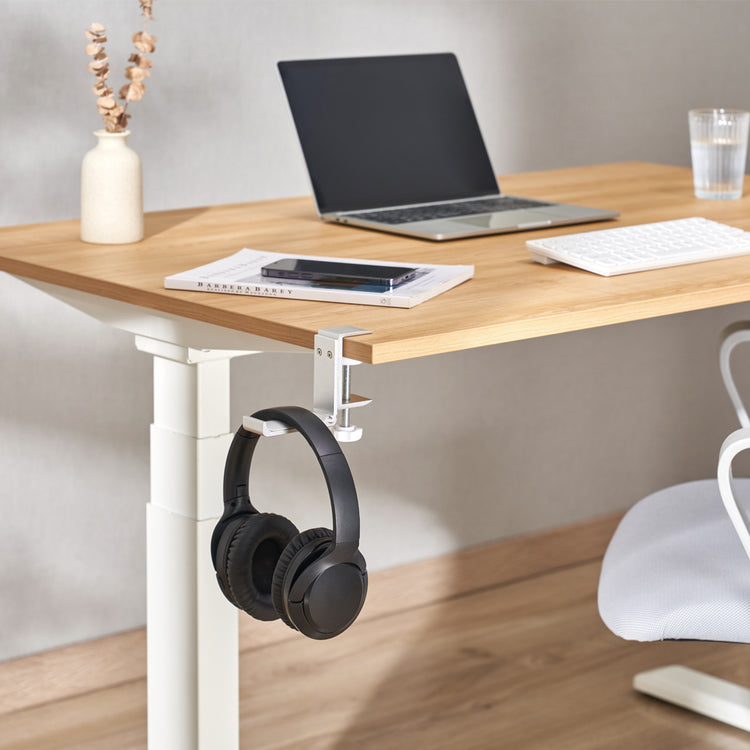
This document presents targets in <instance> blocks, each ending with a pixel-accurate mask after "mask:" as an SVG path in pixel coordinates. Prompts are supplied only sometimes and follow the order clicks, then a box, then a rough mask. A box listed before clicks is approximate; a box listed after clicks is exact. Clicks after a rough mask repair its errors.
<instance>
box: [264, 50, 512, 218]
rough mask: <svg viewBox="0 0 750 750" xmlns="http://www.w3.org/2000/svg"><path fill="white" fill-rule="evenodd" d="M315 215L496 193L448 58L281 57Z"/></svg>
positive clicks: (466, 96)
mask: <svg viewBox="0 0 750 750" xmlns="http://www.w3.org/2000/svg"><path fill="white" fill-rule="evenodd" d="M279 71H280V73H281V78H282V81H283V83H284V88H285V90H286V94H287V98H288V100H289V106H290V108H291V110H292V117H293V118H294V123H295V125H296V128H297V134H298V135H299V139H300V144H301V146H302V152H303V154H304V157H305V161H306V163H307V169H308V172H309V174H310V180H311V182H312V186H313V191H314V193H315V199H316V201H317V204H318V209H319V210H320V212H321V213H328V212H332V211H352V210H354V211H356V210H359V209H370V208H382V207H386V206H398V205H407V204H410V203H429V202H433V201H441V200H455V199H459V198H474V197H478V196H482V195H492V194H495V193H497V192H498V188H497V182H496V180H495V175H494V173H493V170H492V165H491V164H490V160H489V156H488V155H487V150H486V148H485V146H484V141H483V140H482V135H481V133H480V130H479V125H478V123H477V120H476V117H475V115H474V109H473V107H472V105H471V101H470V99H469V94H468V91H467V90H466V85H465V83H464V80H463V77H462V75H461V71H460V69H459V66H458V61H457V60H456V58H455V56H454V55H452V54H429V55H403V56H392V57H362V58H349V59H335V60H298V61H291V62H280V63H279Z"/></svg>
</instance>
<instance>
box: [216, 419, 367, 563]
mask: <svg viewBox="0 0 750 750" xmlns="http://www.w3.org/2000/svg"><path fill="white" fill-rule="evenodd" d="M252 416H253V417H255V418H256V419H261V420H264V421H270V420H277V421H279V422H283V423H284V424H287V425H289V426H290V427H294V428H295V429H296V430H297V432H299V433H300V435H302V437H304V438H305V440H306V441H307V442H308V443H309V445H310V447H311V448H312V449H313V452H314V453H315V456H316V457H317V459H318V463H319V464H320V468H321V469H322V470H323V476H324V477H325V480H326V486H327V487H328V496H329V498H330V501H331V511H332V514H333V542H334V548H335V547H341V546H342V545H344V546H346V547H349V546H351V545H354V547H355V548H356V547H357V545H358V544H359V505H358V503H357V490H356V488H355V486H354V479H353V478H352V474H351V471H350V470H349V465H348V463H347V461H346V458H345V457H344V454H343V453H342V451H341V448H340V447H339V444H338V443H337V442H336V439H335V438H334V437H333V435H332V434H331V432H330V431H329V429H328V428H327V427H326V426H325V424H324V423H323V422H322V420H320V419H319V418H318V417H316V416H315V415H314V414H313V413H312V412H309V411H307V409H303V408H301V407H299V406H281V407H276V408H273V409H261V410H260V411H257V412H255V414H253V415H252ZM259 437H260V436H259V435H257V434H256V433H254V432H250V431H249V430H246V429H245V428H244V427H240V428H239V430H238V431H237V433H236V434H235V436H234V440H232V445H231V447H230V448H229V453H228V454H227V461H226V466H225V469H224V504H225V505H226V504H227V503H229V502H232V501H236V500H240V501H243V502H246V503H247V504H248V506H249V508H250V510H251V512H258V511H257V510H256V509H255V508H254V507H253V505H252V503H251V502H250V495H249V491H248V486H247V481H248V474H249V473H250V464H251V463H252V458H253V454H254V452H255V447H256V446H257V444H258V438H259Z"/></svg>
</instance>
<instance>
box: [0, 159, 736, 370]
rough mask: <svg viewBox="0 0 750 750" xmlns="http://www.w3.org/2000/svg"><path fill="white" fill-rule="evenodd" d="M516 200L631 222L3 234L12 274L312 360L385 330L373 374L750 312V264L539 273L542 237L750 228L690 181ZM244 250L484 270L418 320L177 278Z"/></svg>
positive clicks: (270, 208) (278, 210)
mask: <svg viewBox="0 0 750 750" xmlns="http://www.w3.org/2000/svg"><path fill="white" fill-rule="evenodd" d="M500 185H501V187H502V190H503V192H505V193H510V194H519V195H525V196H529V197H535V198H541V199H550V200H559V201H564V202H568V203H580V204H583V205H590V206H596V207H601V208H613V209H617V210H619V211H620V212H621V214H622V215H621V218H620V219H619V220H618V221H617V222H604V223H600V224H588V225H582V226H573V227H555V228H553V229H547V230H540V231H535V232H520V233H514V234H506V235H494V236H489V237H479V238H474V239H467V240H457V241H453V242H429V241H424V240H418V239H409V238H403V237H397V236H395V235H388V234H383V233H380V232H372V231H368V230H364V229H356V228H352V227H344V226H339V225H330V224H324V223H323V222H321V221H320V220H319V219H318V217H317V214H316V212H315V207H314V204H313V201H312V199H311V198H309V197H305V198H291V199H282V200H273V201H263V202H258V203H245V204H234V205H226V206H212V207H209V208H195V209H184V210H177V211H163V212H158V213H152V214H147V216H146V238H145V239H144V240H143V241H142V242H139V243H137V244H133V245H111V246H109V245H89V244H86V243H83V242H81V241H80V240H79V227H78V221H61V222H54V223H48V224H31V225H26V226H17V227H4V228H0V270H3V271H8V272H9V273H12V274H15V275H17V276H21V277H27V278H30V279H36V280H40V281H45V282H48V283H51V284H55V285H59V286H63V287H69V288H73V289H76V290H79V291H84V292H89V293H91V294H95V295H100V296H103V297H108V298H112V299H115V300H120V301H123V302H129V303H132V304H135V305H139V306H142V307H145V308H150V309H154V310H158V311H162V312H168V313H172V314H175V315H180V316H185V317H187V318H193V319H197V320H202V321H206V322H209V323H213V324H216V325H219V326H225V327H227V328H232V329H237V330H240V331H246V332H249V333H253V334H256V335H261V336H265V337H267V338H271V339H274V340H278V341H284V342H287V343H291V344H296V345H299V346H303V347H307V348H310V347H312V342H313V336H314V334H315V332H316V331H318V330H319V329H321V328H329V327H332V326H340V325H352V326H357V327H358V328H363V329H367V330H370V331H372V333H371V334H369V335H363V336H356V337H352V338H348V339H346V340H345V342H344V354H345V356H348V357H351V358H353V359H357V360H360V361H363V362H368V363H371V364H377V363H382V362H391V361H396V360H401V359H408V358H411V357H419V356H424V355H429V354H437V353H441V352H449V351H457V350H461V349H470V348H473V347H478V346H485V345H489V344H499V343H502V342H506V341H514V340H519V339H525V338H533V337H536V336H544V335H548V334H554V333H562V332H565V331H573V330H579V329H583V328H593V327H597V326H603V325H609V324H612V323H621V322H625V321H631V320H639V319H643V318H650V317H656V316H660V315H668V314H672V313H679V312H685V311H688V310H697V309H702V308H707V307H715V306H719V305H726V304H731V303H735V302H744V301H748V300H750V256H747V257H742V258H733V259H728V260H717V261H712V262H709V263H700V264H696V265H692V266H682V267H678V268H670V269H663V270H658V271H648V272H645V273H637V274H630V275H625V276H616V277H611V278H605V277H600V276H596V275H594V274H591V273H587V272H585V271H580V270H577V269H574V268H570V267H567V266H563V265H552V266H541V265H537V264H535V263H533V262H532V261H531V260H530V258H529V253H528V251H527V249H526V246H525V241H526V240H527V239H530V238H531V237H536V236H540V235H543V234H562V233H571V232H580V231H584V230H586V229H602V228H605V227H612V226H617V225H618V224H620V225H625V224H642V223H646V222H652V221H662V220H666V219H676V218H682V217H687V216H705V217H706V218H709V219H714V220H716V221H723V222H726V223H729V224H733V225H735V226H739V227H742V228H743V229H747V230H750V195H748V190H749V189H750V184H747V183H746V189H745V193H746V197H744V198H742V199H740V200H737V201H706V200H698V199H696V198H694V197H693V191H692V176H691V171H690V169H687V168H683V167H672V166H663V165H657V164H647V163H637V162H626V163H621V164H608V165H599V166H593V167H579V168H573V169H560V170H554V171H548V172H534V173H527V174H518V175H510V176H507V177H502V178H501V179H500ZM242 247H250V248H255V249H259V250H269V251H276V252H292V253H299V254H310V255H332V256H342V257H359V258H370V259H375V260H384V261H389V260H392V261H405V262H418V263H449V264H451V263H460V264H474V266H475V278H474V279H472V280H471V281H468V282H466V283H464V284H462V285H460V286H459V287H456V288H455V289H452V290H450V291H448V292H446V293H445V294H442V295H440V296H438V297H436V298H434V299H432V300H428V301H427V302H424V303H422V304H421V305H419V306H417V307H415V308H412V309H395V308H379V307H372V306H367V305H345V304H334V303H323V302H307V301H301V300H278V299H267V298H262V297H243V296H237V295H223V294H209V293H202V292H183V291H174V290H166V289H164V288H163V280H164V277H165V276H168V275H169V274H172V273H176V272H178V271H184V270H187V269H189V268H193V267H195V266H199V265H202V264H204V263H208V262H211V261H213V260H216V259H218V258H220V257H223V256H225V255H229V254H231V253H233V252H235V251H236V250H239V249H240V248H242Z"/></svg>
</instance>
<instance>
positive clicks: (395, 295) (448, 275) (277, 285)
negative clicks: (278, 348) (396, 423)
mask: <svg viewBox="0 0 750 750" xmlns="http://www.w3.org/2000/svg"><path fill="white" fill-rule="evenodd" d="M297 257H304V259H305V260H324V261H335V262H339V263H341V262H343V263H356V264H360V265H371V266H382V265H383V263H384V261H379V260H360V259H355V258H334V257H321V256H308V255H306V256H295V255H292V254H290V253H271V252H264V251H261V250H250V249H248V248H244V249H243V250H240V251H239V252H237V253H234V255H230V256H228V257H226V258H222V259H221V260H217V261H214V262H213V263H208V264H206V265H205V266H199V267H198V268H193V269H191V270H189V271H184V272H183V273H176V274H173V275H172V276H167V278H166V279H164V287H165V288H166V289H187V290H193V291H198V292H216V293H219V294H244V295H250V296H256V297H277V298H279V299H305V300H318V301H321V302H346V303H349V304H354V305H378V306H379V307H414V306H415V305H418V304H419V303H420V302H424V301H425V300H428V299H430V298H432V297H435V296H437V295H438V294H442V293H443V292H445V291H447V290H448V289H451V288H453V287H454V286H457V285H458V284H461V283H462V282H464V281H466V280H467V279H470V278H472V276H473V275H474V266H445V265H426V264H423V263H392V262H391V261H387V263H388V265H389V266H399V267H404V268H412V269H415V271H416V273H415V274H414V275H413V276H412V277H411V279H410V280H409V281H405V282H404V283H403V284H400V285H399V286H396V287H394V288H393V289H390V290H388V289H385V288H384V287H379V286H378V285H372V284H370V285H368V284H367V283H360V282H357V281H353V280H351V281H336V282H326V281H312V280H306V279H301V280H292V279H275V278H268V277H267V276H264V275H263V272H262V269H263V267H264V266H268V265H270V264H271V263H274V262H276V261H279V260H282V259H284V258H297Z"/></svg>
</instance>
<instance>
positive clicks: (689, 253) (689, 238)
mask: <svg viewBox="0 0 750 750" xmlns="http://www.w3.org/2000/svg"><path fill="white" fill-rule="evenodd" d="M526 246H527V247H528V248H529V252H530V253H531V258H532V259H533V260H535V261H537V262H538V263H545V264H548V263H567V264H568V265H571V266H576V267H578V268H582V269H584V270H585V271H592V272H593V273H598V274H600V275H601V276H614V275H616V274H621V273H633V272H634V271H649V270H651V269H654V268H667V267H668V266H681V265H685V264H686V263H700V262H702V261H706V260H716V259H718V258H729V257H732V256H735V255H746V254H750V232H745V231H743V230H742V229H738V228H737V227H730V226H729V225H727V224H720V223H719V222H716V221H709V220H708V219H701V218H698V217H693V218H690V219H676V220H674V221H660V222H657V223H656V224H639V225H637V226H632V227H617V228H615V229H599V230H597V231H593V232H581V233H580V234H567V235H559V236H557V237H545V238H542V239H537V240H528V241H527V242H526Z"/></svg>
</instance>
